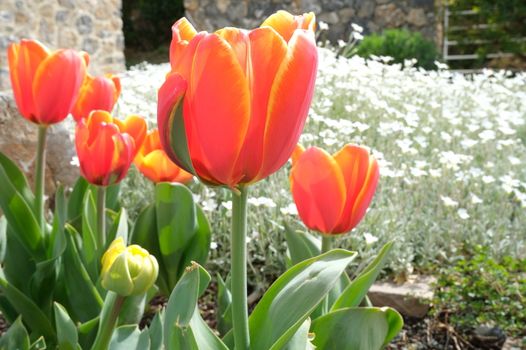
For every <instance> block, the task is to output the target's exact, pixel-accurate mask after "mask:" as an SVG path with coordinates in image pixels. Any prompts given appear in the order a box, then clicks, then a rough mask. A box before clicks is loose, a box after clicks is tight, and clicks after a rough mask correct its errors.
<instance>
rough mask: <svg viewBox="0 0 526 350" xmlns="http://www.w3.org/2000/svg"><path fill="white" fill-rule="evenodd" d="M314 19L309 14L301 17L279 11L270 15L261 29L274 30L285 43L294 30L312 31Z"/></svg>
mask: <svg viewBox="0 0 526 350" xmlns="http://www.w3.org/2000/svg"><path fill="white" fill-rule="evenodd" d="M315 25H316V19H315V16H314V13H312V12H309V13H306V14H304V15H301V16H293V15H292V14H290V13H288V12H287V11H283V10H280V11H278V12H276V13H274V14H272V15H270V16H269V17H268V18H267V19H266V20H265V21H264V22H263V23H262V24H261V27H271V28H274V30H275V31H276V32H278V33H279V35H281V37H282V38H283V39H284V40H285V41H289V40H290V39H291V38H292V35H293V34H294V31H295V30H296V29H307V30H310V31H312V32H313V31H314V26H315Z"/></svg>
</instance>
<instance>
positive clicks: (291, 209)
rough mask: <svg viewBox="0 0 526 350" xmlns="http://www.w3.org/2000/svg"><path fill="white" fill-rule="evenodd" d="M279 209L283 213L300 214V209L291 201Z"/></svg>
mask: <svg viewBox="0 0 526 350" xmlns="http://www.w3.org/2000/svg"><path fill="white" fill-rule="evenodd" d="M279 211H280V212H281V214H283V215H298V209H297V208H296V204H294V203H290V204H289V205H287V206H286V207H283V208H280V209H279Z"/></svg>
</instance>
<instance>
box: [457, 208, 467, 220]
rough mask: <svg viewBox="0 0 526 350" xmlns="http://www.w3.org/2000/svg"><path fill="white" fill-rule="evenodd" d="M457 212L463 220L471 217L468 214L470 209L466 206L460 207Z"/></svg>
mask: <svg viewBox="0 0 526 350" xmlns="http://www.w3.org/2000/svg"><path fill="white" fill-rule="evenodd" d="M457 214H458V216H459V217H460V218H461V219H462V220H467V219H469V214H468V211H467V210H466V209H464V208H459V209H458V210H457Z"/></svg>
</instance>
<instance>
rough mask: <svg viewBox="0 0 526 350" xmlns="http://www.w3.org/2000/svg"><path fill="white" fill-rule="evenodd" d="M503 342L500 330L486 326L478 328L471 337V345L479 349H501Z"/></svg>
mask: <svg viewBox="0 0 526 350" xmlns="http://www.w3.org/2000/svg"><path fill="white" fill-rule="evenodd" d="M505 341H506V334H505V333H504V331H503V330H502V329H500V328H499V327H493V326H488V325H482V326H478V327H477V328H476V329H475V330H474V331H473V336H472V337H471V343H472V344H473V345H476V346H477V348H479V349H501V348H502V346H503V345H504V342H505Z"/></svg>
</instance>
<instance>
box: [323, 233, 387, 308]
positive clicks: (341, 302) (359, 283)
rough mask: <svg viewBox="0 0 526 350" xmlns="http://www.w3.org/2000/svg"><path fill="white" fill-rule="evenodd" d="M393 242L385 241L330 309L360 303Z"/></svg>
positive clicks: (380, 268)
mask: <svg viewBox="0 0 526 350" xmlns="http://www.w3.org/2000/svg"><path fill="white" fill-rule="evenodd" d="M393 243H394V242H392V241H391V242H388V243H386V244H385V245H384V246H383V247H382V249H381V250H380V253H378V255H377V257H376V258H375V259H374V260H373V262H372V263H370V264H369V265H368V266H367V267H366V268H365V269H364V270H363V271H362V273H360V275H359V276H358V277H356V278H355V279H354V280H353V281H352V282H351V283H350V284H349V285H348V286H347V288H346V289H345V290H344V291H343V293H342V294H341V295H340V297H339V298H338V299H337V300H336V301H335V302H334V304H333V305H332V308H331V310H338V309H341V308H345V307H354V306H358V305H360V303H361V302H362V300H363V298H364V297H365V296H366V295H367V291H368V290H369V288H371V286H372V284H373V283H374V281H375V280H376V278H377V277H378V274H379V273H380V271H381V270H382V267H383V265H384V263H385V261H386V259H387V257H388V255H389V252H390V251H391V249H392V248H393Z"/></svg>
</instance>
